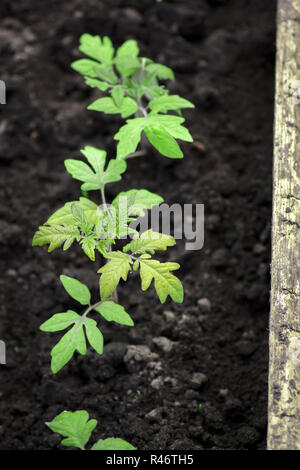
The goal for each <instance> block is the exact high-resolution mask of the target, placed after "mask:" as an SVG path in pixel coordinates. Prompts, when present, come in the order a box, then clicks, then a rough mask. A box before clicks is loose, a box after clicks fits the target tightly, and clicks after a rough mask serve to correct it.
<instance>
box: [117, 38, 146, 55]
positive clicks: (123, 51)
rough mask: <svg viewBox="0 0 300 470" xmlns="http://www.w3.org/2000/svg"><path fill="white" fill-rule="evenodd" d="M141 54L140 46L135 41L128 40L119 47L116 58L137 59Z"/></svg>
mask: <svg viewBox="0 0 300 470" xmlns="http://www.w3.org/2000/svg"><path fill="white" fill-rule="evenodd" d="M139 52H140V51H139V46H138V43H137V42H136V41H135V39H128V40H127V41H125V42H123V44H122V45H121V46H120V47H118V49H117V54H116V57H118V58H120V57H137V56H138V55H139Z"/></svg>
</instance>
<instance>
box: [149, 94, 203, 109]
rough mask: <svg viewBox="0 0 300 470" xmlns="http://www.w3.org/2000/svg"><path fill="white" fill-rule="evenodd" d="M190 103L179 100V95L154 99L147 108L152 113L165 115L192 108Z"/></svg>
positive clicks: (182, 99)
mask: <svg viewBox="0 0 300 470" xmlns="http://www.w3.org/2000/svg"><path fill="white" fill-rule="evenodd" d="M194 107H195V106H194V105H193V103H191V102H190V101H188V100H186V99H184V98H181V97H180V96H179V95H164V96H159V97H158V98H154V99H153V100H151V101H150V103H149V108H150V109H151V111H152V112H153V113H159V112H160V113H167V112H168V111H176V110H178V109H182V108H194Z"/></svg>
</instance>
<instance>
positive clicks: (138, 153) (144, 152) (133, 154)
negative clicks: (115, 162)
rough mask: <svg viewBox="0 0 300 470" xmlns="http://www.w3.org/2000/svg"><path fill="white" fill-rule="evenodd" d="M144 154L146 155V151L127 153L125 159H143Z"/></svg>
mask: <svg viewBox="0 0 300 470" xmlns="http://www.w3.org/2000/svg"><path fill="white" fill-rule="evenodd" d="M146 154H147V152H146V150H138V151H137V152H132V153H129V154H128V155H127V156H126V157H125V158H126V160H127V158H134V157H143V156H144V155H146Z"/></svg>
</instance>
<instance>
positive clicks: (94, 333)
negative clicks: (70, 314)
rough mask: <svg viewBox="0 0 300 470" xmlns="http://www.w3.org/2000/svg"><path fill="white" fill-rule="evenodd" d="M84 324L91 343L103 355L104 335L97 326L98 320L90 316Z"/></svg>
mask: <svg viewBox="0 0 300 470" xmlns="http://www.w3.org/2000/svg"><path fill="white" fill-rule="evenodd" d="M84 325H85V331H86V337H87V340H88V342H89V344H90V345H91V346H92V348H94V349H95V351H96V352H97V353H98V354H100V355H101V354H102V353H103V335H102V333H101V331H100V330H99V328H98V327H97V324H96V322H95V321H94V320H92V319H90V318H86V319H85V323H84Z"/></svg>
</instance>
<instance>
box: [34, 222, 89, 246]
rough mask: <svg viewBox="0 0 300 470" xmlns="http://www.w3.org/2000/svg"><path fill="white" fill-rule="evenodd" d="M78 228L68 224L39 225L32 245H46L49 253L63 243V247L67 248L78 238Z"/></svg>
mask: <svg viewBox="0 0 300 470" xmlns="http://www.w3.org/2000/svg"><path fill="white" fill-rule="evenodd" d="M79 236H80V233H79V230H78V228H77V227H76V226H70V225H67V226H65V225H41V226H40V227H39V229H38V231H37V232H36V233H35V234H34V237H33V240H32V246H43V245H48V244H49V248H48V252H49V253H51V252H52V251H53V250H55V249H56V248H58V247H60V246H61V245H62V244H63V243H64V244H65V246H64V249H65V250H66V249H68V248H69V247H70V246H71V245H72V243H73V242H74V240H79Z"/></svg>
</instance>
